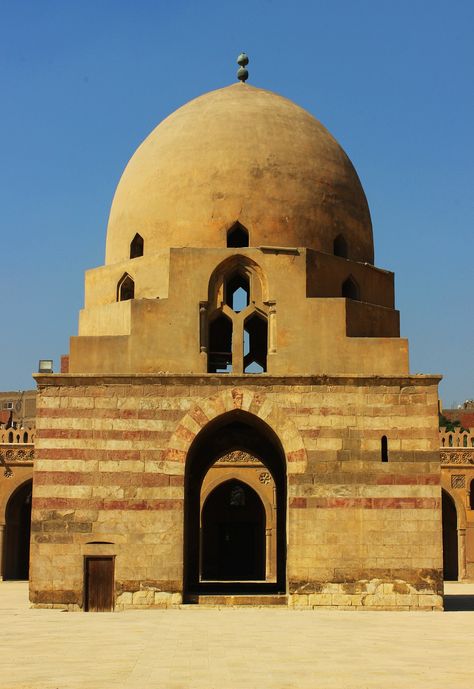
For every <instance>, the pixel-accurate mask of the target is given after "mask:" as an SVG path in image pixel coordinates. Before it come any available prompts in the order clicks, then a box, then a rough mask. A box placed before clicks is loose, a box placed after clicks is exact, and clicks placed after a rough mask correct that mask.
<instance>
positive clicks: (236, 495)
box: [184, 409, 286, 601]
mask: <svg viewBox="0 0 474 689" xmlns="http://www.w3.org/2000/svg"><path fill="white" fill-rule="evenodd" d="M234 450H240V451H243V452H247V453H249V454H251V455H253V456H254V457H256V458H258V459H259V460H260V461H261V462H262V463H263V464H264V465H265V466H266V467H267V469H268V471H269V472H270V473H271V475H272V476H273V479H274V481H275V492H276V498H275V499H276V537H275V543H276V581H275V578H273V580H272V581H265V559H266V553H265V510H264V507H263V504H262V502H261V499H260V497H259V496H258V495H257V493H256V492H255V491H254V490H253V489H252V488H250V486H248V485H247V484H245V483H244V482H242V481H238V480H237V479H232V480H230V481H229V482H227V481H226V482H224V483H223V484H219V486H217V487H216V488H215V489H214V490H213V491H212V492H211V493H210V495H209V496H208V498H207V500H206V502H205V503H204V505H203V511H202V514H201V486H202V483H203V479H204V477H205V475H206V473H207V471H208V470H209V469H210V467H211V466H212V465H213V464H214V463H215V462H216V461H217V460H218V459H219V458H220V457H222V456H223V455H224V454H226V453H229V452H232V451H234ZM229 490H230V492H229ZM232 490H233V492H232ZM231 499H232V500H233V501H234V502H237V503H238V501H239V500H242V499H243V500H244V501H245V502H246V506H244V505H240V506H239V505H238V504H234V505H232V506H231V505H230V504H227V505H226V504H225V502H226V500H227V501H230V500H231ZM231 508H235V510H236V511H235V513H233V514H235V517H234V516H232V512H231ZM239 510H240V514H239ZM201 524H202V532H201ZM226 538H228V539H229V541H228V544H226ZM231 545H232V547H231ZM230 551H231V552H230ZM285 592H286V464H285V456H284V452H283V448H282V447H281V443H280V441H279V439H278V437H277V436H276V434H275V433H274V432H273V431H272V429H271V428H270V427H269V426H268V425H267V424H266V423H264V422H263V421H262V420H261V419H259V418H258V417H256V416H254V415H253V414H250V413H249V412H245V411H242V410H240V409H236V410H235V411H232V412H228V413H226V414H223V415H222V416H220V417H218V418H216V419H214V420H213V421H211V422H210V423H209V424H207V426H205V427H204V428H203V429H202V430H201V432H200V433H199V434H198V435H197V436H196V438H195V440H194V442H193V444H192V446H191V448H190V450H189V452H188V457H187V459H186V471H185V503H184V598H185V600H187V601H192V600H195V596H196V595H200V594H206V593H208V594H243V593H249V594H252V593H285Z"/></svg>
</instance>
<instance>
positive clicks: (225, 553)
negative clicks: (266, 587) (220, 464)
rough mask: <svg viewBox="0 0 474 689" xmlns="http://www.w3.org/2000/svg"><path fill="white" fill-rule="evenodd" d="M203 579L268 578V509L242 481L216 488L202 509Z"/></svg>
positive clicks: (227, 483) (225, 483) (230, 482)
mask: <svg viewBox="0 0 474 689" xmlns="http://www.w3.org/2000/svg"><path fill="white" fill-rule="evenodd" d="M201 571H202V579H208V580H220V581H232V580H234V581H244V580H264V579H265V508H264V506H263V503H262V501H261V499H260V497H259V496H258V494H257V493H256V492H255V491H254V490H253V488H251V487H250V486H248V485H247V484H245V483H244V482H242V481H238V480H230V481H225V482H224V483H221V484H220V485H219V486H217V487H216V488H214V490H213V491H212V493H211V494H210V495H209V496H208V498H207V500H206V502H205V504H204V506H203V509H202V565H201Z"/></svg>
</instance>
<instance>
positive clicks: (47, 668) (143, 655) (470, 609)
mask: <svg viewBox="0 0 474 689" xmlns="http://www.w3.org/2000/svg"><path fill="white" fill-rule="evenodd" d="M446 593H448V594H450V595H449V598H448V599H447V603H448V607H449V608H451V610H450V611H448V612H444V613H436V612H419V613H416V612H398V613H396V612H395V613H389V612H349V611H329V610H321V611H307V610H301V611H298V610H287V609H281V608H252V609H245V608H241V609H235V608H234V609H216V610H213V609H206V608H199V607H197V606H189V607H185V608H182V609H179V610H147V611H128V612H123V613H95V614H92V613H90V614H83V613H67V612H62V611H60V610H36V609H30V608H29V607H28V600H27V584H26V583H18V582H2V583H0V619H1V632H0V634H1V661H0V687H1V689H83V688H84V689H85V688H86V687H87V689H154V688H156V689H158V688H159V689H197V688H200V689H201V688H202V689H290V688H291V689H293V688H295V689H333V688H334V689H346V688H347V689H381V688H383V689H399V688H400V689H401V688H403V689H418V688H420V689H421V688H423V689H438V688H439V689H457V688H458V687H459V688H464V687H466V689H467V688H469V689H472V686H473V685H474V585H472V584H471V585H469V584H448V585H447V588H446Z"/></svg>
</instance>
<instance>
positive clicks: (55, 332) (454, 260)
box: [0, 0, 474, 406]
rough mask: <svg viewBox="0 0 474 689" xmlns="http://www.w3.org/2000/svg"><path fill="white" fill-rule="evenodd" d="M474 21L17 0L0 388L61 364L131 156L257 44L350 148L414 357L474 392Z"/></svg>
mask: <svg viewBox="0 0 474 689" xmlns="http://www.w3.org/2000/svg"><path fill="white" fill-rule="evenodd" d="M473 29H474V2H473V1H472V0H446V1H440V0H397V1H396V2H394V1H393V0H390V1H386V0H327V1H326V0H321V1H318V0H309V1H307V2H303V1H301V0H293V1H292V2H287V1H284V2H283V1H280V0H273V1H270V0H267V1H264V0H254V1H253V2H251V3H245V2H232V3H231V2H226V1H225V0H224V1H223V0H220V1H219V2H217V1H216V2H210V1H207V0H200V2H182V1H180V0H174V1H173V2H170V1H169V0H166V1H165V0H154V1H151V0H133V1H132V0H126V1H125V0H56V1H53V0H0V79H1V83H0V94H1V96H0V98H1V103H2V105H1V108H0V123H1V126H0V152H1V165H0V228H1V229H0V233H1V245H0V246H1V277H2V280H1V284H2V295H3V299H2V302H3V307H2V311H1V313H2V326H1V341H0V354H1V357H0V390H8V389H12V390H16V389H24V388H31V387H33V386H34V383H33V380H32V378H31V373H32V372H33V371H34V370H36V368H37V364H38V359H39V358H53V359H54V360H55V367H56V369H57V367H58V366H59V357H60V355H61V354H62V353H66V352H67V351H68V338H69V336H70V335H73V334H76V333H77V316H78V311H79V309H80V308H81V306H82V301H83V275H84V271H85V270H86V269H87V268H92V267H95V266H98V265H101V264H102V263H103V261H104V249H105V232H106V225H107V218H108V213H109V209H110V204H111V200H112V196H113V193H114V189H115V187H116V185H117V182H118V180H119V178H120V175H121V173H122V171H123V168H124V167H125V165H126V163H127V161H128V159H129V158H130V156H131V155H132V154H133V152H134V150H135V149H136V148H137V146H138V145H139V143H140V142H141V141H142V140H143V139H144V138H145V136H146V135H147V134H148V133H149V132H150V131H151V129H153V128H154V126H156V124H158V122H159V121H160V120H161V119H163V117H165V116H166V115H168V114H169V113H170V112H172V111H173V110H175V109H176V108H177V107H179V106H180V105H182V104H183V103H185V102H186V101H188V100H190V99H192V98H194V97H195V96H197V95H199V94H201V93H203V92H205V91H210V90H212V89H215V88H219V87H221V86H225V85H227V84H229V83H232V82H233V81H235V73H236V69H237V65H236V63H235V59H236V56H237V54H238V53H239V52H240V51H241V50H245V51H246V52H247V53H248V54H249V56H250V64H249V71H250V80H249V83H252V84H254V85H255V86H261V87H263V88H267V89H270V90H273V91H276V92H278V93H281V94H282V95H284V96H287V97H288V98H291V99H292V100H294V101H295V102H296V103H298V104H299V105H301V106H303V107H305V108H307V109H308V110H309V111H310V112H311V113H313V114H314V115H315V116H316V117H317V118H318V119H320V120H321V121H322V122H323V124H325V125H326V126H327V127H328V129H329V130H330V131H331V132H332V134H334V136H335V137H336V138H337V139H338V140H339V142H340V143H341V144H342V146H343V147H344V149H345V150H346V152H347V153H348V155H349V157H350V158H351V159H352V162H353V163H354V165H355V167H356V169H357V171H358V173H359V176H360V178H361V181H362V184H363V186H364V189H365V192H366V195H367V198H368V201H369V206H370V209H371V214H372V221H373V227H374V237H375V255H376V265H377V266H379V267H381V268H386V269H389V270H393V271H394V272H395V275H396V298H397V307H398V308H399V309H400V311H401V330H402V335H403V336H407V337H409V339H410V353H411V354H410V359H411V371H412V372H413V373H442V374H443V375H444V381H443V382H442V384H441V389H440V393H441V397H442V399H443V402H444V404H445V406H450V405H451V404H452V403H453V402H456V403H459V402H462V401H463V400H465V399H466V398H472V397H474V318H473V305H474V291H473V285H474V280H473V277H474V269H473V265H474V262H473V253H474V251H473V249H474V242H473V229H474V222H473V221H474V212H473V206H474V203H473V197H474V194H473V191H474V162H473V161H474V141H473V123H474V89H473V71H474V41H473Z"/></svg>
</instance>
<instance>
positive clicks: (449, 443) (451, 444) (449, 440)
mask: <svg viewBox="0 0 474 689" xmlns="http://www.w3.org/2000/svg"><path fill="white" fill-rule="evenodd" d="M448 445H449V447H452V446H453V436H452V435H450V436H449V437H448Z"/></svg>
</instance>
